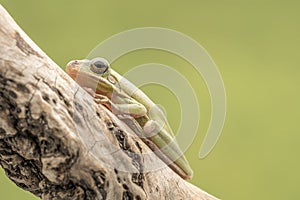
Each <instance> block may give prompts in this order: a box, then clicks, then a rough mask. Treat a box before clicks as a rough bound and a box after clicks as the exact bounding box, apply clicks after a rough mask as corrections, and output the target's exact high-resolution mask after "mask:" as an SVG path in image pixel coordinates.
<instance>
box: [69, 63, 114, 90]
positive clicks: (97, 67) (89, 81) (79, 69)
mask: <svg viewBox="0 0 300 200" xmlns="http://www.w3.org/2000/svg"><path fill="white" fill-rule="evenodd" d="M66 71H67V73H68V75H69V76H70V77H71V78H72V79H74V80H75V81H76V82H77V83H78V84H79V85H80V86H82V87H88V88H92V89H94V90H97V92H99V93H101V92H102V93H107V92H112V91H113V90H115V89H114V87H119V83H118V80H117V78H116V77H115V76H113V75H112V74H111V68H110V66H109V63H108V61H107V60H105V59H104V58H94V59H92V60H72V61H70V62H69V63H68V64H67V66H66Z"/></svg>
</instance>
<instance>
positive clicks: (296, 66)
mask: <svg viewBox="0 0 300 200" xmlns="http://www.w3.org/2000/svg"><path fill="white" fill-rule="evenodd" d="M0 3H1V4H2V5H3V6H4V7H5V8H6V9H7V10H8V12H9V13H10V14H11V15H12V16H13V17H14V19H15V20H16V21H17V22H18V24H19V25H20V26H21V27H22V28H23V30H24V31H25V32H26V33H27V34H28V35H29V36H30V37H31V38H32V39H33V40H34V41H35V42H36V43H37V44H38V45H39V46H40V47H41V48H42V49H43V50H44V51H45V52H46V53H47V54H48V55H49V56H50V57H51V58H52V59H53V60H54V61H55V62H56V63H57V64H59V65H60V66H62V67H64V66H65V64H66V63H67V62H68V61H69V60H72V59H77V58H84V57H85V56H87V54H88V53H89V52H90V51H91V50H92V48H94V47H95V46H96V45H97V44H99V43H100V42H101V41H103V40H105V39H106V38H108V37H110V36H111V35H113V34H116V33H119V32H121V31H124V30H127V29H131V28H137V27H146V26H158V27H164V28H170V29H174V30H177V31H180V32H182V33H184V34H186V35H189V36H190V37H192V38H194V39H195V40H196V41H197V42H199V43H200V44H201V45H203V47H204V48H205V49H206V50H207V51H208V52H209V54H210V55H211V56H212V58H213V60H214V61H215V62H216V64H217V65H218V67H219V70H220V73H221V75H222V77H223V80H224V83H225V87H226V93H227V117H226V122H225V126H224V130H223V132H222V135H221V137H220V140H219V141H218V143H217V145H216V147H215V148H214V150H213V151H212V152H211V153H210V154H209V156H208V157H206V158H205V159H203V160H199V159H198V152H199V149H200V145H201V143H202V141H203V137H204V135H205V133H206V130H207V127H208V124H209V120H210V97H209V94H208V92H207V89H206V86H205V84H204V82H203V80H202V78H201V77H199V76H194V72H193V70H190V69H191V67H190V66H189V65H188V63H186V62H185V61H184V60H183V59H181V58H179V57H177V56H175V55H172V54H169V53H166V52H161V51H155V50H143V51H137V52H132V53H130V54H128V55H125V56H123V57H121V58H120V59H119V60H117V61H116V62H115V63H113V64H112V66H113V67H116V68H117V70H118V71H119V72H121V73H123V72H126V70H129V69H130V68H132V67H133V66H136V65H138V64H142V63H149V62H157V63H162V64H166V65H169V66H172V67H174V68H176V69H177V70H179V71H180V72H182V74H183V75H185V76H186V77H188V78H189V80H190V82H191V84H192V85H193V87H194V89H195V91H196V92H197V95H198V98H199V102H200V109H201V121H200V126H199V131H198V134H197V137H196V139H195V141H194V142H193V144H192V145H191V147H190V148H189V150H188V151H187V152H186V155H187V158H188V160H189V161H190V163H191V165H192V168H193V169H194V171H195V174H194V178H193V179H192V180H191V182H192V183H193V184H195V185H197V186H199V187H201V188H202V189H204V190H206V191H207V192H209V193H211V194H213V195H215V196H217V197H219V198H222V199H236V200H241V199H243V200H247V199H272V200H275V199H300V190H299V181H300V172H299V169H300V160H299V153H300V145H299V143H300V134H299V133H300V126H299V122H298V121H299V119H300V106H299V102H300V93H299V89H300V56H299V55H298V54H299V52H300V47H299V46H300V37H299V36H300V25H299V24H300V12H299V10H300V2H299V1H270V0H267V1H258V0H254V1H224V2H221V1H186V2H185V3H184V2H183V1H156V0H154V1H149V2H148V1H124V2H123V1H95V0H93V1H92V0H91V1H85V2H84V1H70V0H65V1H58V0H52V1H33V0H26V1H16V0H0ZM144 89H145V91H146V92H147V94H148V95H149V96H151V97H152V98H153V99H154V100H155V101H156V102H159V103H160V104H162V105H163V106H164V107H165V108H166V109H167V112H168V113H172V114H169V115H168V118H169V120H170V123H171V125H172V126H173V127H174V128H175V129H176V128H178V121H179V120H180V110H179V108H178V106H179V104H178V102H177V101H176V98H175V97H174V96H173V95H172V94H171V93H169V92H167V91H165V90H163V89H162V88H160V87H157V86H153V87H151V86H149V87H148V86H146V87H144ZM191 117H192V116H191ZM0 172H1V175H0V177H1V181H0V199H22V200H25V199H35V198H36V197H34V196H33V195H31V194H30V193H28V192H25V191H22V190H21V189H19V188H18V187H17V186H15V185H14V183H12V182H11V181H9V180H8V179H7V178H6V177H5V175H4V172H3V170H2V169H1V170H0Z"/></svg>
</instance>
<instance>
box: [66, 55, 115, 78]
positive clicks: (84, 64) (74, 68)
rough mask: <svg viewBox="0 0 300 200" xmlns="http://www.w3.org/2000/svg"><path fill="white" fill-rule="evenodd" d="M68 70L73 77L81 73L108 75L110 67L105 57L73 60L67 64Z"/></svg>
mask: <svg viewBox="0 0 300 200" xmlns="http://www.w3.org/2000/svg"><path fill="white" fill-rule="evenodd" d="M66 71H67V73H68V74H69V75H70V76H71V77H72V78H73V79H75V78H76V76H77V75H78V74H80V73H85V74H89V75H92V76H98V77H99V76H101V77H107V76H108V75H109V74H110V67H109V63H108V61H107V60H105V59H104V58H94V59H92V60H72V61H70V62H69V63H68V64H67V67H66Z"/></svg>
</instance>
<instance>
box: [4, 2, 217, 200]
mask: <svg viewBox="0 0 300 200" xmlns="http://www.w3.org/2000/svg"><path fill="white" fill-rule="evenodd" d="M0 116H1V119H0V164H1V166H2V167H3V169H4V170H5V172H6V175H7V176H8V177H9V178H10V179H11V180H12V181H13V182H15V183H16V184H17V185H18V186H19V187H21V188H23V189H24V190H27V191H30V192H31V193H33V194H35V195H36V196H38V197H40V198H42V199H137V200H138V199H207V200H208V199H209V200H212V199H216V198H214V197H212V196H211V195H209V194H207V193H205V192H204V191H202V190H201V189H199V188H197V187H195V186H193V185H192V184H190V183H188V182H186V181H184V180H183V179H181V178H180V177H179V176H178V175H177V174H175V173H174V172H173V171H172V170H170V169H169V168H168V167H164V168H160V169H158V170H155V171H150V170H147V169H150V168H151V167H150V166H153V165H154V164H155V165H156V164H157V163H161V161H160V160H159V159H158V158H157V157H156V156H155V155H154V154H153V153H152V152H151V150H150V149H149V148H148V147H147V146H146V145H145V144H144V143H143V142H142V141H141V140H140V138H138V137H137V136H136V135H135V134H134V133H132V131H131V130H130V129H129V128H128V127H127V126H126V125H125V124H124V123H122V122H120V121H119V120H118V119H117V118H116V117H115V116H114V115H113V114H111V113H110V112H109V111H107V110H106V109H105V108H103V107H102V106H98V105H96V104H95V103H94V101H93V99H92V98H91V97H90V96H89V95H88V94H87V93H86V92H85V91H83V90H82V89H81V88H80V87H79V86H78V85H77V84H76V83H75V82H74V81H73V80H71V78H69V77H68V76H67V75H66V74H65V72H64V71H63V70H61V69H60V68H59V66H57V65H56V64H55V63H54V62H53V61H52V60H51V59H49V58H48V57H47V55H46V54H45V53H44V52H43V51H42V50H40V49H39V47H38V46H37V45H36V44H34V43H33V42H32V41H31V40H30V38H29V37H28V36H27V35H26V34H25V33H24V32H23V31H22V30H21V29H20V28H19V27H18V26H17V24H16V23H15V22H14V20H13V19H12V18H11V17H10V16H9V14H8V13H7V12H6V11H5V9H4V8H3V7H1V6H0Z"/></svg>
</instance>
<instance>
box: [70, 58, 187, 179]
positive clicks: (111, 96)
mask: <svg viewBox="0 0 300 200" xmlns="http://www.w3.org/2000/svg"><path fill="white" fill-rule="evenodd" d="M66 71H67V73H68V75H69V76H71V77H72V78H73V79H74V80H75V81H76V82H77V83H78V84H79V85H80V86H81V87H83V88H84V89H85V90H86V91H87V92H88V93H89V94H91V95H92V96H93V97H94V100H95V102H96V103H99V104H102V105H104V106H105V107H106V108H108V109H109V110H110V111H111V112H112V113H114V114H115V115H116V116H117V117H118V118H119V119H121V120H122V121H124V122H125V123H126V124H127V125H128V126H129V127H130V128H131V129H133V131H134V132H135V133H136V134H137V135H138V136H139V137H141V138H142V140H143V141H144V142H145V143H146V144H147V145H148V146H149V147H150V148H151V149H152V150H153V151H154V152H155V153H156V154H157V155H158V157H160V158H161V159H162V160H163V161H164V162H165V163H166V164H168V165H169V167H170V168H171V169H173V171H175V172H176V173H177V174H179V175H180V176H181V177H182V178H184V179H190V178H191V177H192V175H193V171H192V169H191V167H190V165H189V163H188V161H187V160H186V158H185V156H184V155H183V153H182V151H181V150H180V148H179V146H178V144H177V142H176V140H175V138H174V134H173V132H172V130H171V128H170V126H169V125H168V123H167V120H166V118H165V115H164V114H163V112H162V111H161V110H160V109H159V107H158V106H156V105H155V104H154V103H153V102H152V101H151V100H150V98H149V97H148V96H147V95H146V94H145V93H143V92H142V91H141V90H139V89H138V88H137V87H136V86H135V85H133V84H132V83H131V82H129V81H128V80H126V79H125V78H124V77H122V76H121V75H120V74H118V73H117V72H116V71H114V70H113V69H112V68H111V67H110V66H109V63H108V61H107V60H105V59H104V58H94V59H92V60H73V61H70V62H69V63H68V64H67V66H66Z"/></svg>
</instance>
